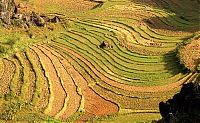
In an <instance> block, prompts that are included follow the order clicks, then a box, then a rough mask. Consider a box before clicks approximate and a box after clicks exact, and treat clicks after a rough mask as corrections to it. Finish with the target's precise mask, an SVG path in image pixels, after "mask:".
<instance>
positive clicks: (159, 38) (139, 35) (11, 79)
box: [0, 0, 199, 122]
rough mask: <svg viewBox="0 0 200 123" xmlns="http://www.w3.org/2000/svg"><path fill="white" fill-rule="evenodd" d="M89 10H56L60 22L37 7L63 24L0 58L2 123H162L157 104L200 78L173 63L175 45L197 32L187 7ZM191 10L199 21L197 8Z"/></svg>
mask: <svg viewBox="0 0 200 123" xmlns="http://www.w3.org/2000/svg"><path fill="white" fill-rule="evenodd" d="M33 1H35V2H38V1H37V0H31V2H33ZM56 1H58V3H59V2H62V0H60V1H59V0H56ZM80 1H82V0H80ZM82 2H83V1H82ZM85 2H86V1H84V2H83V4H86V3H87V2H86V3H85ZM195 2H196V1H188V3H190V5H194V4H197V3H195ZM80 3H81V2H80ZM80 3H78V4H77V5H79V6H82V4H80ZM89 3H90V4H89ZM89 3H88V4H87V7H86V8H87V9H84V8H82V9H83V10H84V12H80V11H78V12H77V13H76V12H74V11H75V10H74V11H73V13H71V12H68V13H67V12H66V11H62V10H60V9H61V8H59V9H58V10H57V8H56V7H58V5H59V4H57V3H56V4H55V6H56V7H55V8H54V9H56V10H55V11H56V12H57V11H58V12H59V11H61V12H60V13H62V15H61V14H57V13H52V11H53V10H52V8H51V7H49V6H48V7H49V8H48V7H47V8H42V7H41V6H42V5H44V4H42V5H41V4H39V3H37V4H35V5H36V7H39V8H40V9H39V10H40V11H43V9H46V11H45V12H46V14H48V15H49V16H52V15H57V16H59V17H60V18H61V23H60V24H58V25H56V24H55V25H54V26H58V27H59V29H56V30H55V31H52V32H50V31H48V32H45V33H47V34H46V35H48V36H49V37H50V38H46V39H44V40H43V41H42V42H43V43H42V42H39V43H35V44H33V45H29V46H28V47H26V48H25V50H24V51H23V52H17V53H14V54H13V55H11V56H9V57H6V58H1V59H0V119H1V120H14V121H64V122H65V121H68V122H75V121H76V122H85V121H92V120H93V121H98V122H100V121H102V122H104V121H105V122H109V121H113V122H123V121H127V122H133V121H135V122H137V121H139V122H141V121H150V120H152V119H158V118H159V114H158V104H159V102H161V101H164V100H167V99H169V98H171V97H172V96H173V95H174V94H175V93H177V92H178V91H179V89H180V87H181V85H182V84H183V83H187V82H190V81H191V80H193V79H194V78H195V77H196V76H197V73H190V72H188V71H187V70H186V69H185V68H184V67H183V65H180V64H179V60H178V58H177V57H176V55H177V54H176V48H177V46H178V44H179V43H181V42H183V41H185V40H186V39H189V38H191V37H193V35H196V34H197V33H199V32H198V31H199V30H198V29H199V23H198V21H197V20H198V17H197V18H194V17H193V16H191V17H190V16H188V15H189V14H188V13H185V17H184V15H181V14H180V13H181V12H184V9H181V8H184V6H185V4H180V2H178V0H171V1H169V0H164V2H163V0H162V1H161V0H158V1H157V0H150V1H149V0H148V1H143V2H141V1H139V0H137V1H128V0H127V1H126V0H124V1H106V2H102V3H101V2H100V3H99V4H98V3H96V2H95V3H92V2H89ZM46 4H48V5H49V4H50V3H48V2H46ZM90 5H92V6H90ZM94 5H95V6H94ZM61 6H62V8H63V9H64V8H65V7H66V6H67V3H65V4H64V5H61ZM88 6H90V7H88ZM166 6H167V8H166ZM66 9H67V8H66ZM82 9H81V10H82ZM176 10H179V11H177V13H176ZM181 10H182V11H181ZM191 11H193V12H194V14H198V15H199V12H196V8H195V7H194V8H193V10H191ZM186 17H187V18H188V19H185V18H186ZM61 25H62V26H61ZM46 28H48V25H47V27H44V28H43V30H45V29H46ZM39 34H40V33H39ZM41 34H42V33H41ZM103 42H104V43H106V45H105V46H104V47H101V45H102V43H103ZM3 44H4V43H3V42H0V46H2V47H3ZM127 118H128V119H127Z"/></svg>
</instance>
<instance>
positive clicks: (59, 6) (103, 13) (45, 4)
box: [0, 0, 192, 122]
mask: <svg viewBox="0 0 200 123" xmlns="http://www.w3.org/2000/svg"><path fill="white" fill-rule="evenodd" d="M71 2H72V3H71ZM29 3H30V4H32V5H33V9H35V10H38V11H40V12H42V13H61V14H64V15H66V17H70V18H73V17H79V18H80V19H81V18H93V17H94V18H100V19H105V18H107V19H115V18H117V19H116V20H117V21H122V22H123V21H124V19H121V17H122V16H123V14H124V16H125V17H126V14H127V13H130V12H134V11H126V10H123V7H124V5H125V6H126V5H130V2H127V1H126V2H106V3H105V4H104V5H103V6H102V7H101V8H97V9H95V10H91V11H88V10H89V9H91V8H93V7H94V6H95V5H97V4H96V3H92V2H85V1H83V0H80V2H76V1H71V0H55V1H54V2H52V1H48V0H44V1H42V2H41V0H29ZM115 5H120V6H121V7H122V10H123V12H122V13H118V14H116V12H119V11H118V10H115V9H112V6H114V7H115ZM134 6H135V5H132V7H134ZM138 6H140V5H137V7H138ZM109 7H110V8H109ZM138 8H139V9H142V7H138ZM150 8H151V7H150ZM148 9H149V8H148ZM151 9H152V10H151V13H155V12H157V11H158V10H159V8H156V9H154V8H153V7H152V8H151ZM175 9H176V8H175ZM145 14H147V13H145ZM164 14H165V16H166V17H168V16H169V14H170V12H166V11H160V15H159V16H161V15H164ZM171 14H173V12H172V13H171ZM147 16H148V14H147ZM118 17H119V18H118ZM130 17H131V16H130ZM122 18H124V17H122ZM131 18H132V19H136V20H137V19H139V20H141V19H142V18H140V17H138V18H136V17H134V15H133V17H131ZM168 19H169V20H170V18H168ZM130 22H131V23H132V22H133V21H130ZM136 22H137V21H136ZM165 23H167V24H171V23H170V21H169V22H165ZM73 24H74V23H73V21H72V22H69V23H68V24H67V26H69V28H71V29H77V28H76V26H74V25H73ZM175 24H176V23H175ZM177 25H180V26H182V25H184V24H182V23H181V24H180V23H177ZM53 26H55V27H56V31H55V32H56V33H55V32H49V31H48V30H47V29H46V28H37V27H34V28H33V29H32V30H33V33H35V35H36V38H35V39H29V38H28V37H27V35H26V34H25V33H22V32H23V31H22V30H18V29H16V30H12V31H10V30H4V29H3V28H0V33H1V35H0V39H1V43H3V44H5V45H0V46H3V47H6V48H5V49H8V48H10V49H11V50H10V49H9V50H8V51H6V53H5V54H2V55H3V56H8V55H10V54H13V53H15V52H19V51H22V50H24V49H25V47H27V46H28V45H30V44H32V43H36V42H48V41H49V40H48V39H45V38H44V34H47V35H48V37H50V38H53V37H54V36H56V35H57V34H60V32H63V31H65V30H63V29H62V28H61V27H59V26H56V25H53ZM78 30H79V29H78ZM79 31H81V30H79ZM172 33H173V32H172ZM174 33H178V34H179V35H181V34H183V35H184V36H189V35H191V34H192V33H190V32H174ZM7 34H8V35H7ZM153 34H154V35H155V33H153ZM162 34H163V33H162V31H161V33H160V34H159V32H158V35H155V37H158V36H160V37H161V39H162V38H163V37H164V38H171V37H173V36H163V35H162ZM170 34H171V32H170V31H167V32H166V33H165V34H164V35H170ZM184 36H183V37H184ZM180 37H181V38H182V36H180ZM10 42H11V43H10ZM12 42H14V44H13V43H12ZM150 114H151V115H150ZM150 114H149V113H141V114H135V113H130V114H126V115H124V114H123V113H122V114H119V115H118V116H113V117H112V116H111V117H108V118H103V119H101V118H100V119H98V118H97V119H93V120H94V121H97V122H123V121H125V122H132V121H134V122H143V121H146V120H148V121H150V120H152V119H158V118H160V116H159V115H158V114H157V113H150ZM141 116H142V117H141ZM101 120H102V121H101Z"/></svg>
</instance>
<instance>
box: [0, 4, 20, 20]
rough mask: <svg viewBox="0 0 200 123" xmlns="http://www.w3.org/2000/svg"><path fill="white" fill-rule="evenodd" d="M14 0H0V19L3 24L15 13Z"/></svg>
mask: <svg viewBox="0 0 200 123" xmlns="http://www.w3.org/2000/svg"><path fill="white" fill-rule="evenodd" d="M16 11H17V10H16V5H15V2H14V0H0V19H1V20H2V21H3V23H5V24H10V23H11V22H10V19H11V18H12V16H13V15H14V14H15V13H16Z"/></svg>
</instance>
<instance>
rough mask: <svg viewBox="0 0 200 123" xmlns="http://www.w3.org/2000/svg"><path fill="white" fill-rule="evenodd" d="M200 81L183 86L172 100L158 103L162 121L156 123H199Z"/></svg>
mask: <svg viewBox="0 0 200 123" xmlns="http://www.w3.org/2000/svg"><path fill="white" fill-rule="evenodd" d="M199 81H200V79H197V80H196V82H195V83H188V84H184V85H183V87H182V89H181V91H180V93H178V94H176V95H174V97H173V99H169V100H168V101H166V102H160V104H159V109H160V113H161V116H162V119H161V120H160V121H158V123H199V121H200V86H199V83H200V82H199Z"/></svg>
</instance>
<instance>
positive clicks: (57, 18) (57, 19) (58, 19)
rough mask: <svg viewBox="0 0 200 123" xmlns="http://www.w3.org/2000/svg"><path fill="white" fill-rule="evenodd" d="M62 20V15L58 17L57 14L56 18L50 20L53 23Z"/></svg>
mask: <svg viewBox="0 0 200 123" xmlns="http://www.w3.org/2000/svg"><path fill="white" fill-rule="evenodd" d="M60 21H61V20H60V17H58V16H55V17H54V18H52V19H51V20H50V22H52V23H58V22H60Z"/></svg>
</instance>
